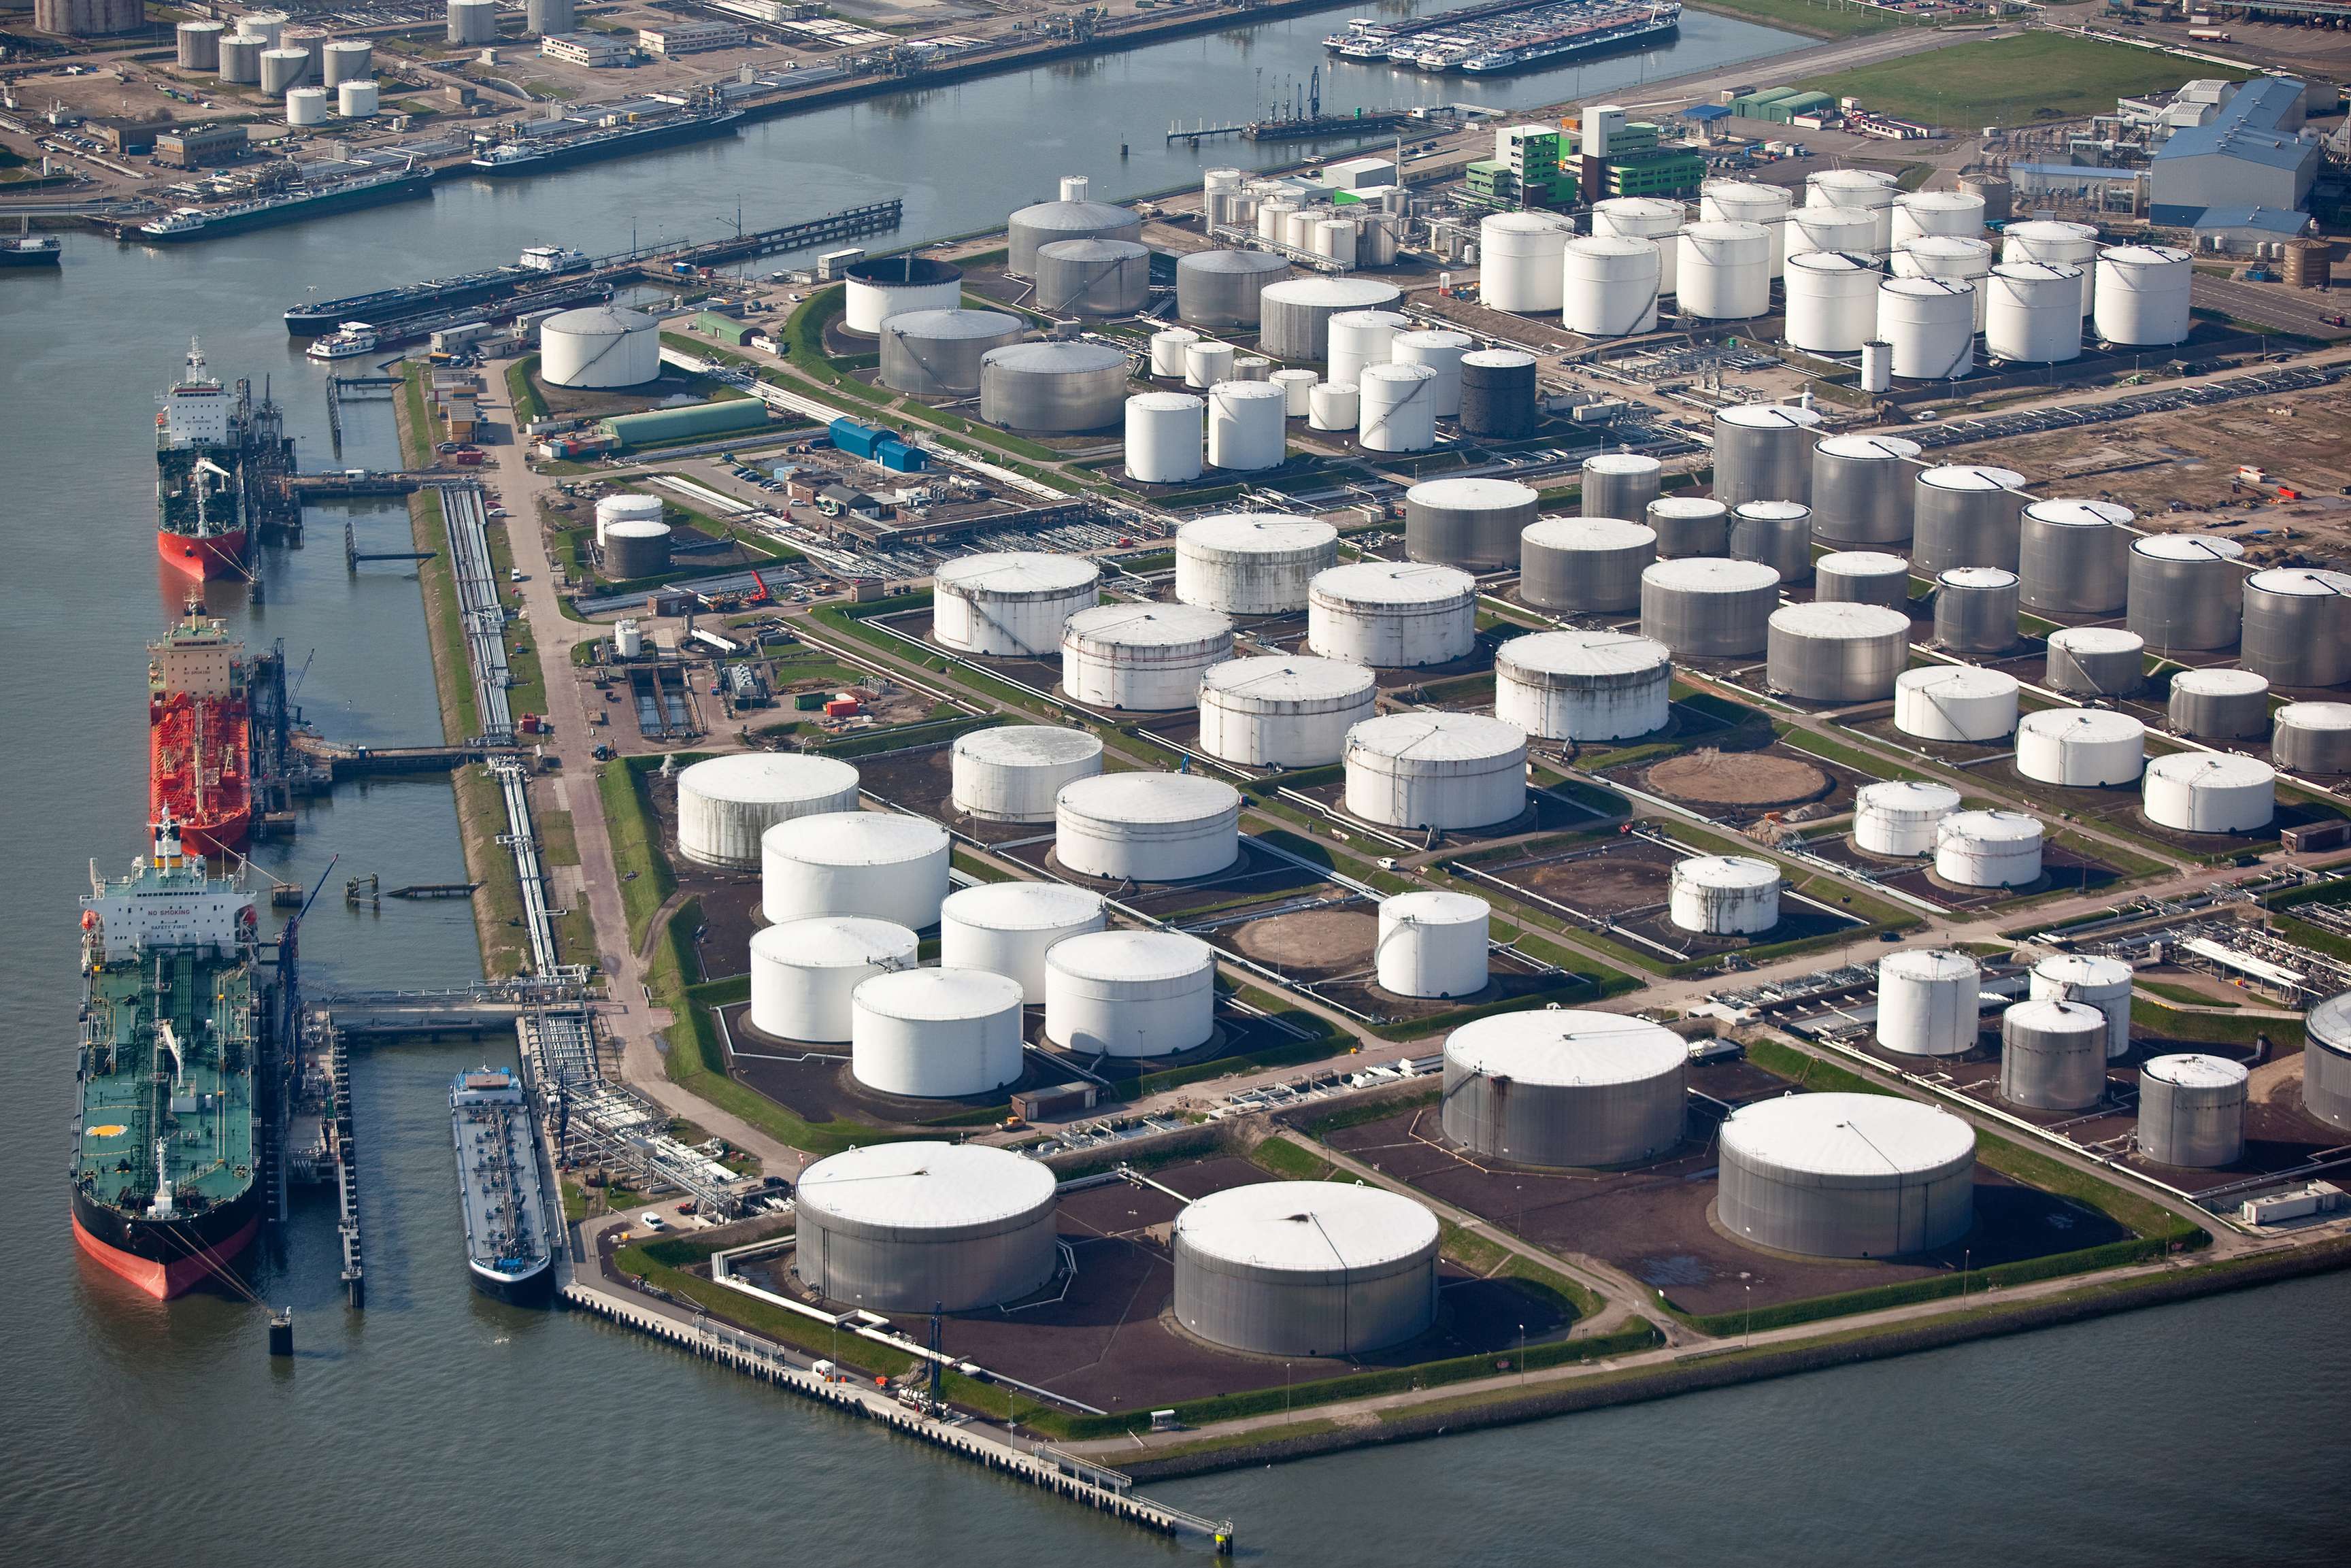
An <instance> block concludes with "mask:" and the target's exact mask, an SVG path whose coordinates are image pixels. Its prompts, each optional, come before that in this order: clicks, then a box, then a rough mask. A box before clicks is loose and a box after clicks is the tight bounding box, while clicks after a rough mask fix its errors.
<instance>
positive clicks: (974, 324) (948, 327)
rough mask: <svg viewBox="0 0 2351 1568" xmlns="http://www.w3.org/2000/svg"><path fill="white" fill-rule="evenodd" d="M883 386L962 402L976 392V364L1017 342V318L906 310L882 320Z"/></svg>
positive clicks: (985, 312) (993, 313)
mask: <svg viewBox="0 0 2351 1568" xmlns="http://www.w3.org/2000/svg"><path fill="white" fill-rule="evenodd" d="M878 330H879V332H880V335H881V339H882V384H883V386H885V387H888V388H890V389H891V390H892V391H893V392H910V393H912V394H913V395H914V396H916V397H936V398H965V397H971V396H974V395H976V394H977V392H978V391H979V367H980V361H982V360H984V359H986V358H987V355H988V354H989V353H990V352H991V351H993V350H997V349H1001V348H1003V347H1005V346H1006V345H1007V344H1010V343H1017V342H1019V340H1020V334H1021V331H1022V324H1021V320H1020V318H1019V317H1018V316H1008V315H1006V314H1005V313H1004V312H1003V311H1001V310H957V309H954V308H947V309H942V310H907V311H902V312H899V313H896V314H893V315H891V316H889V317H886V318H884V319H883V322H882V324H881V326H880V328H879V329H878Z"/></svg>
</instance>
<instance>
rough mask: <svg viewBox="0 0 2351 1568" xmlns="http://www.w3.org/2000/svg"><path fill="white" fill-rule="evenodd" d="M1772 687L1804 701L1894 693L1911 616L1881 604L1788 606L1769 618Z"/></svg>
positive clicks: (1869, 699)
mask: <svg viewBox="0 0 2351 1568" xmlns="http://www.w3.org/2000/svg"><path fill="white" fill-rule="evenodd" d="M1770 642H1771V657H1770V663H1769V666H1768V669H1769V677H1768V678H1769V679H1770V681H1771V686H1772V689H1773V690H1775V691H1782V692H1785V693H1787V694H1788V695H1791V696H1794V697H1801V698H1802V699H1804V700H1805V701H1807V702H1818V703H1860V702H1876V701H1878V700H1879V699H1881V698H1885V697H1890V696H1892V695H1894V680H1895V677H1896V676H1897V675H1899V674H1901V673H1902V666H1903V665H1904V664H1907V662H1908V660H1909V657H1910V617H1908V616H1907V615H1905V614H1903V613H1902V612H1900V611H1899V610H1888V609H1886V607H1885V606H1884V605H1881V604H1845V603H1828V604H1788V605H1782V607H1781V608H1780V609H1778V610H1776V611H1773V612H1772V613H1771V622H1770Z"/></svg>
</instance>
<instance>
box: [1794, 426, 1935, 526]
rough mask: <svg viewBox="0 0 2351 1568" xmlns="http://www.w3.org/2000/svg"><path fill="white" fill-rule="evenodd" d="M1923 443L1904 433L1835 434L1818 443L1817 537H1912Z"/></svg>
mask: <svg viewBox="0 0 2351 1568" xmlns="http://www.w3.org/2000/svg"><path fill="white" fill-rule="evenodd" d="M1919 450H1920V448H1919V445H1918V444H1917V442H1915V441H1907V440H1905V439H1904V438H1903V437H1901V436H1898V435H1831V436H1828V437H1825V438H1823V440H1821V441H1820V442H1818V443H1817V444H1814V446H1813V538H1817V539H1819V540H1821V541H1822V542H1823V544H1838V545H1898V544H1906V543H1907V542H1908V541H1909V538H1910V534H1911V528H1912V519H1913V516H1914V510H1913V508H1914V505H1915V500H1916V494H1917V481H1916V480H1915V478H1914V477H1913V476H1914V475H1915V474H1916V473H1917V464H1918V454H1919Z"/></svg>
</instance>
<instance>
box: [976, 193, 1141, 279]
mask: <svg viewBox="0 0 2351 1568" xmlns="http://www.w3.org/2000/svg"><path fill="white" fill-rule="evenodd" d="M1005 234H1006V236H1007V240H1008V248H1007V251H1006V258H1005V263H1004V270H1005V271H1007V272H1009V273H1010V274H1012V275H1013V276H1014V277H1036V276H1037V248H1038V246H1045V245H1050V244H1052V243H1053V242H1054V241H1056V240H1065V239H1125V240H1135V239H1141V238H1142V237H1143V219H1142V217H1141V216H1140V215H1138V214H1136V213H1135V211H1134V208H1132V207H1121V206H1114V205H1113V204H1111V203H1108V202H1039V203H1037V204H1034V205H1033V206H1026V207H1022V208H1021V209H1020V210H1019V211H1018V212H1016V213H1014V214H1012V216H1011V219H1010V221H1009V222H1008V224H1007V225H1006V227H1005Z"/></svg>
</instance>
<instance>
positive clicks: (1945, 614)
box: [1935, 566, 2017, 653]
mask: <svg viewBox="0 0 2351 1568" xmlns="http://www.w3.org/2000/svg"><path fill="white" fill-rule="evenodd" d="M2016 617H2017V578H2016V573H2014V572H2012V571H2006V570H2001V568H1999V567H1996V566H1955V567H1952V568H1950V569H1949V570H1946V571H1944V572H1943V573H1942V575H1940V576H1939V577H1938V578H1936V579H1935V641H1936V642H1938V643H1941V644H1942V645H1943V646H1944V647H1946V648H1949V650H1950V651H1951V652H1952V653H2007V652H2008V651H2009V650H2010V649H2011V648H2013V647H2015V646H2016V627H2017V619H2016Z"/></svg>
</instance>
